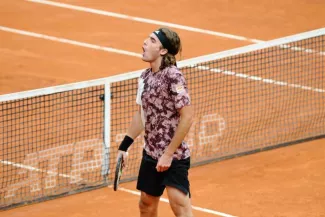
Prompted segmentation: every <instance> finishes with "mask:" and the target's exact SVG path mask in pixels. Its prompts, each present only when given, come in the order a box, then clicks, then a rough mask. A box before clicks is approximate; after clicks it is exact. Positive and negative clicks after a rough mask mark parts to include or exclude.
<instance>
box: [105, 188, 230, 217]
mask: <svg viewBox="0 0 325 217" xmlns="http://www.w3.org/2000/svg"><path fill="white" fill-rule="evenodd" d="M109 187H111V186H109ZM118 190H119V191H124V192H128V193H130V194H134V195H137V196H140V195H141V194H140V192H139V191H133V190H129V189H126V188H121V187H119V188H118ZM160 201H162V202H165V203H169V200H168V199H167V198H163V197H161V198H160ZM192 209H194V210H197V211H201V212H205V213H209V214H212V215H217V216H223V217H236V216H233V215H229V214H226V213H223V212H218V211H215V210H211V209H206V208H201V207H198V206H193V205H192Z"/></svg>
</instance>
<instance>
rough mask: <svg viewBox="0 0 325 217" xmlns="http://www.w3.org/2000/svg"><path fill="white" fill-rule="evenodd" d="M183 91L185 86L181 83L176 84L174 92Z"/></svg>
mask: <svg viewBox="0 0 325 217" xmlns="http://www.w3.org/2000/svg"><path fill="white" fill-rule="evenodd" d="M184 91H185V88H184V86H183V85H177V86H176V93H183V92H184Z"/></svg>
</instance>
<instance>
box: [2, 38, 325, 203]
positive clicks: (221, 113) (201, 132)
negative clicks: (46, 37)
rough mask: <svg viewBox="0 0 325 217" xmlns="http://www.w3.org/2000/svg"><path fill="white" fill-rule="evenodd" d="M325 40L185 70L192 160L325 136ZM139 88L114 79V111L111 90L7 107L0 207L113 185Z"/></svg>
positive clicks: (133, 159) (134, 168)
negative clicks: (106, 137) (107, 93)
mask: <svg viewBox="0 0 325 217" xmlns="http://www.w3.org/2000/svg"><path fill="white" fill-rule="evenodd" d="M324 40H325V36H324V35H321V36H317V37H310V38H308V39H304V40H299V41H295V42H292V43H289V44H282V45H280V46H274V47H268V48H264V49H259V50H256V51H252V52H248V53H241V54H237V55H236V54H234V55H232V56H229V57H225V58H216V59H215V60H212V61H202V62H200V63H196V64H190V65H186V66H184V67H181V71H182V72H183V74H184V76H185V78H186V81H187V85H188V88H189V91H190V97H191V103H192V105H193V106H194V110H195V117H194V122H193V125H192V127H191V129H190V131H189V133H188V135H187V136H186V138H185V140H186V141H187V143H188V144H189V145H190V149H191V161H192V164H193V165H195V164H201V163H206V162H209V161H212V160H218V159H222V158H225V157H230V156H236V155H240V154H242V153H250V152H251V151H258V150H263V149H265V148H271V147H277V146H279V145H285V144H289V143H292V142H296V141H302V140H303V139H309V138H316V137H319V136H324V135H325V125H324V122H325V106H324V105H325V84H324V77H325V65H324V62H325V53H324V51H325V43H324ZM137 84H138V79H137V78H133V79H125V80H122V81H118V82H113V83H111V84H110V94H111V95H110V96H109V98H110V101H109V102H110V105H107V104H109V102H105V101H103V100H101V99H100V96H101V95H103V94H104V92H105V86H104V85H99V86H92V87H88V88H81V89H76V90H71V91H66V92H60V93H53V94H47V95H41V96H37V97H29V98H24V99H19V100H11V101H5V102H1V103H0V147H1V149H0V160H1V162H0V171H1V175H0V207H2V208H5V207H9V206H12V205H15V204H21V203H25V202H32V201H40V200H45V199H49V198H51V197H53V196H58V195H62V194H63V195H64V194H71V193H73V192H78V191H84V190H86V189H92V188H95V187H100V186H103V185H107V184H111V183H112V181H113V180H114V177H113V176H114V168H115V163H116V162H115V160H116V153H117V147H118V145H119V144H120V142H121V141H122V139H123V137H124V135H125V133H126V131H127V128H128V126H129V124H130V122H131V120H132V117H133V115H134V113H135V111H136V110H137V105H136V103H135V98H136V92H137ZM106 106H107V108H110V119H109V122H107V123H104V117H105V115H104V108H105V107H106ZM104 124H110V132H109V147H108V144H105V142H104ZM143 143H144V140H143V134H142V135H141V136H139V137H138V138H137V139H136V140H135V142H134V144H133V145H132V147H131V149H130V151H129V162H128V168H127V169H125V170H124V172H123V176H122V181H127V180H132V179H135V178H136V177H137V175H138V169H139V164H140V160H141V156H142V148H143ZM106 172H108V174H107V176H106V175H105V174H106Z"/></svg>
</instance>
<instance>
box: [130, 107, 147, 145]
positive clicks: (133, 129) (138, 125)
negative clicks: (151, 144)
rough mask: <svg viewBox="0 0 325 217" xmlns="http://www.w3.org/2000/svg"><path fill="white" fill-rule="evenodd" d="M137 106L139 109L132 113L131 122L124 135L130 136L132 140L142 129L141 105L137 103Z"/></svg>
mask: <svg viewBox="0 0 325 217" xmlns="http://www.w3.org/2000/svg"><path fill="white" fill-rule="evenodd" d="M138 107H139V109H138V111H137V112H136V113H135V114H134V116H133V118H132V121H131V124H130V126H129V128H128V130H127V133H126V135H127V136H129V137H131V138H132V139H133V140H134V139H136V138H137V137H138V136H139V135H140V134H141V132H142V131H143V129H144V127H143V124H142V120H141V106H140V105H139V106H138Z"/></svg>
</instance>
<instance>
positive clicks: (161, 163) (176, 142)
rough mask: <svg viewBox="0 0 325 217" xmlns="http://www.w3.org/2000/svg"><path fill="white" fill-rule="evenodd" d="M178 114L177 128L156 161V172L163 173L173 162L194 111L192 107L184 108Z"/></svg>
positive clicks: (189, 125) (188, 128) (190, 123)
mask: <svg viewBox="0 0 325 217" xmlns="http://www.w3.org/2000/svg"><path fill="white" fill-rule="evenodd" d="M179 113H180V122H179V124H178V126H177V129H176V132H175V134H174V137H173V138H172V140H171V142H170V144H169V145H168V147H167V148H166V149H165V152H164V154H163V155H162V156H161V157H160V159H159V160H158V164H157V166H156V169H157V171H158V172H164V171H166V170H168V168H169V167H170V165H171V162H172V160H173V155H174V153H175V151H176V150H177V148H178V147H179V146H180V144H181V143H182V141H183V140H184V138H185V136H186V134H187V133H188V131H189V130H190V128H191V125H192V122H193V117H194V111H193V108H192V106H191V105H188V106H184V107H183V108H181V109H180V111H179Z"/></svg>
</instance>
